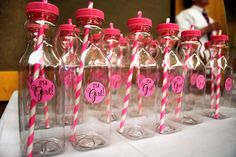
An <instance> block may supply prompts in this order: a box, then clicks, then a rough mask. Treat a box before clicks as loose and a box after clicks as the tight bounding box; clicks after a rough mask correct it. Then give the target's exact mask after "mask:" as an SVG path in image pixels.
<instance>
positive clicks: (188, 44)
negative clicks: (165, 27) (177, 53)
mask: <svg viewBox="0 0 236 157" xmlns="http://www.w3.org/2000/svg"><path fill="white" fill-rule="evenodd" d="M200 47H201V42H200V41H199V37H195V36H188V37H182V40H181V49H182V51H184V53H185V55H187V54H188V55H191V54H198V52H199V51H200Z"/></svg>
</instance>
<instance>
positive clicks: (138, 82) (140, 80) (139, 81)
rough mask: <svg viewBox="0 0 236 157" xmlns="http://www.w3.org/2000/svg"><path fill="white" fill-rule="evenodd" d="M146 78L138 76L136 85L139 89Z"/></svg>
mask: <svg viewBox="0 0 236 157" xmlns="http://www.w3.org/2000/svg"><path fill="white" fill-rule="evenodd" d="M144 78H145V76H144V75H139V76H137V79H136V83H137V85H138V87H139V86H140V83H141V82H142V81H143V79H144Z"/></svg>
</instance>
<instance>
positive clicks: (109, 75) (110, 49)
mask: <svg viewBox="0 0 236 157" xmlns="http://www.w3.org/2000/svg"><path fill="white" fill-rule="evenodd" d="M110 27H113V23H110ZM108 51H109V52H108V59H109V61H110V62H111V64H112V56H113V54H112V51H113V42H112V41H111V42H110V43H109V44H108ZM108 78H109V80H108V86H107V99H106V105H107V110H106V116H107V122H110V116H111V101H112V97H111V96H112V95H111V81H112V76H111V72H110V70H109V72H108Z"/></svg>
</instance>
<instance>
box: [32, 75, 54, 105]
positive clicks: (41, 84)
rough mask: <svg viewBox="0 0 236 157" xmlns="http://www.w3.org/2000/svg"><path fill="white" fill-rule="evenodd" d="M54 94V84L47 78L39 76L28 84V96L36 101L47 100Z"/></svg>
mask: <svg viewBox="0 0 236 157" xmlns="http://www.w3.org/2000/svg"><path fill="white" fill-rule="evenodd" d="M54 94H55V86H54V84H53V83H52V82H51V81H50V80H48V79H44V78H39V79H37V80H34V81H33V82H32V83H31V85H30V96H31V98H32V99H34V100H35V101H36V102H47V101H49V100H51V99H52V98H53V96H54Z"/></svg>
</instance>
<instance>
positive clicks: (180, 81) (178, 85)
mask: <svg viewBox="0 0 236 157" xmlns="http://www.w3.org/2000/svg"><path fill="white" fill-rule="evenodd" d="M171 88H172V90H173V92H175V93H177V94H178V93H180V92H182V91H183V88H184V78H183V77H182V76H175V77H174V78H173V79H172V81H171Z"/></svg>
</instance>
